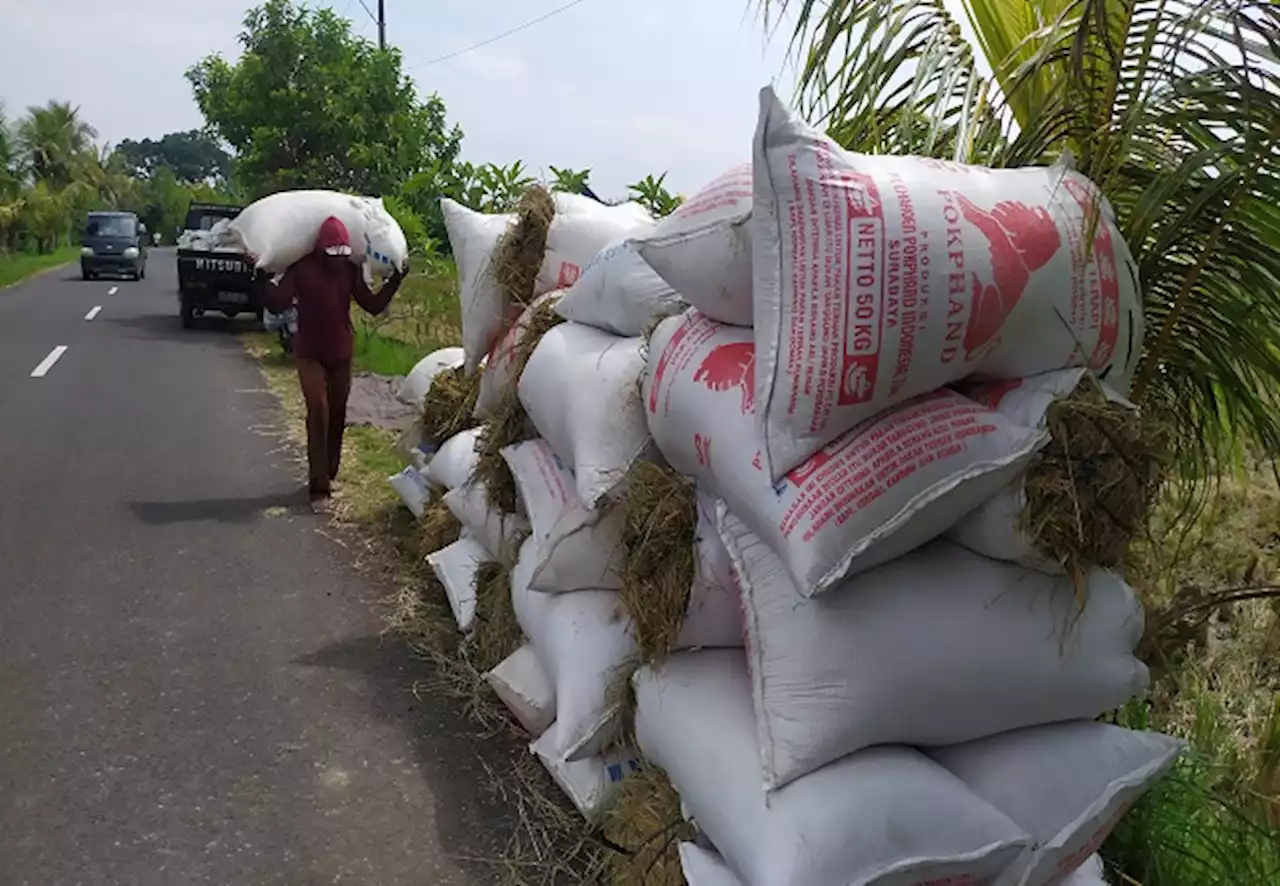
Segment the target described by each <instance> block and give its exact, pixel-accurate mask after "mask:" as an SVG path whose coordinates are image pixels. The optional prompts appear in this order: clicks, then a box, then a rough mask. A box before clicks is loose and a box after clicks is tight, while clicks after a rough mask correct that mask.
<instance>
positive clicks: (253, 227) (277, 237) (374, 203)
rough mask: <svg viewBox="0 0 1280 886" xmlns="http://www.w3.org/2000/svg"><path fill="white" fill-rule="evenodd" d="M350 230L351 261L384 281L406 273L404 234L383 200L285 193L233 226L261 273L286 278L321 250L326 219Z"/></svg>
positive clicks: (249, 209) (253, 207) (257, 204)
mask: <svg viewBox="0 0 1280 886" xmlns="http://www.w3.org/2000/svg"><path fill="white" fill-rule="evenodd" d="M330 216H333V217H335V218H337V219H339V220H340V221H341V222H342V223H343V224H344V225H346V227H347V234H348V235H349V236H350V237H351V252H352V255H351V260H352V261H353V262H355V263H356V264H364V265H368V266H370V267H371V268H373V269H374V270H376V271H377V272H378V273H379V274H381V275H382V276H388V275H389V274H390V273H391V272H392V271H398V270H402V269H403V268H404V265H405V262H406V261H407V260H408V258H409V250H408V246H407V244H406V242H405V237H404V231H402V230H401V229H400V225H399V224H398V223H397V222H396V220H395V219H394V218H392V217H391V214H390V213H388V212H387V210H386V208H385V207H384V206H383V205H382V198H380V197H377V198H375V197H355V196H352V195H350V194H339V193H338V192H337V191H281V192H279V193H277V194H271V195H270V196H268V197H263V198H262V199H261V200H255V201H254V202H253V203H250V204H249V205H248V206H246V207H245V208H244V211H243V212H241V213H240V214H239V215H237V216H236V217H235V219H234V220H232V222H231V224H229V225H228V226H227V233H228V236H229V237H230V238H232V239H233V240H234V241H235V242H236V243H237V244H238V245H239V246H240V247H241V248H243V249H244V251H245V252H246V253H247V254H248V255H250V256H252V257H253V258H254V260H255V264H256V266H257V267H259V268H266V269H267V270H269V271H272V272H273V273H283V272H284V271H285V270H286V269H287V268H288V267H289V265H291V264H293V263H294V262H296V261H298V260H299V259H301V258H303V257H304V256H306V255H308V254H309V253H311V252H312V251H313V250H314V249H315V245H316V237H317V236H319V234H320V226H321V225H323V224H324V221H325V219H327V218H329V217H330Z"/></svg>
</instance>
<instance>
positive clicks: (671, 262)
mask: <svg viewBox="0 0 1280 886" xmlns="http://www.w3.org/2000/svg"><path fill="white" fill-rule="evenodd" d="M751 204H752V177H751V164H750V163H744V164H743V165H741V166H735V167H734V168H732V169H730V170H729V171H728V172H726V173H725V174H724V175H722V176H720V177H719V178H718V179H716V180H715V181H713V182H711V183H710V184H709V185H707V186H706V187H705V188H703V189H702V190H700V191H698V193H696V194H694V195H693V196H692V197H690V198H689V199H688V200H686V201H685V202H684V203H682V204H681V205H680V206H679V208H677V209H676V211H675V212H673V213H671V215H669V216H667V217H666V218H664V219H663V220H662V221H660V222H658V226H657V228H655V229H654V232H653V234H652V235H651V236H649V237H648V238H645V239H643V240H640V241H639V242H638V243H637V244H636V245H637V247H638V248H639V250H640V255H641V256H642V257H643V258H644V260H645V261H646V262H648V263H649V266H650V267H652V268H653V270H654V271H655V272H657V274H658V276H660V277H662V279H664V280H666V281H667V284H668V285H669V286H671V288H672V289H674V290H675V291H676V292H678V293H680V295H682V296H684V298H686V299H687V300H688V301H689V303H690V304H691V305H693V306H694V307H695V308H697V309H698V310H699V311H702V313H704V314H706V315H707V316H708V317H711V318H713V319H716V320H719V321H720V322H722V323H733V324H735V325H737V326H750V325H752V311H753V307H752V299H751V285H752V284H751V273H752V267H751V226H750V221H751Z"/></svg>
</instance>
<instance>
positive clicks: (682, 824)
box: [602, 763, 694, 886]
mask: <svg viewBox="0 0 1280 886" xmlns="http://www.w3.org/2000/svg"><path fill="white" fill-rule="evenodd" d="M602 829H603V833H604V836H605V838H606V839H607V840H608V841H609V842H610V843H612V844H615V845H616V846H617V847H618V848H620V849H623V850H626V853H630V854H625V853H623V852H618V851H614V852H612V853H610V854H609V856H608V858H607V860H606V866H607V874H608V880H607V882H609V883H611V884H613V886H684V882H685V879H684V872H683V871H682V870H681V867H680V855H679V847H680V843H681V842H682V841H684V840H692V839H693V837H694V828H693V826H692V825H691V824H689V823H688V822H686V821H685V820H684V817H683V816H682V815H681V814H680V796H679V795H678V794H677V793H676V791H675V788H673V787H672V786H671V781H670V780H669V779H668V778H667V774H666V773H665V772H663V771H662V769H661V768H659V767H657V766H655V765H653V764H651V763H645V764H644V769H642V770H641V771H640V772H639V773H636V774H635V775H632V776H629V777H628V778H627V779H626V780H624V781H623V782H622V783H621V784H620V785H619V786H618V793H617V796H616V798H615V799H614V801H613V803H612V805H611V806H610V808H609V810H608V811H607V812H606V813H605V815H604V818H603V821H602Z"/></svg>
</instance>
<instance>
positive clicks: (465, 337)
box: [440, 197, 516, 375]
mask: <svg viewBox="0 0 1280 886" xmlns="http://www.w3.org/2000/svg"><path fill="white" fill-rule="evenodd" d="M440 211H441V212H442V213H444V226H445V230H446V231H447V232H448V234H449V246H450V247H451V249H452V250H453V260H454V262H455V263H456V264H457V266H458V289H459V292H460V301H461V303H462V347H463V349H464V350H465V351H466V362H465V364H464V365H465V367H466V372H467V374H468V375H470V374H471V373H473V372H475V371H476V368H477V367H478V366H479V365H480V360H481V358H483V357H484V355H485V354H487V353H489V349H490V348H491V347H492V346H493V343H494V341H495V340H496V339H497V337H498V334H499V333H500V332H501V331H502V327H503V324H504V322H505V321H506V319H507V298H506V296H505V295H504V294H503V292H502V289H501V288H500V287H499V286H498V283H497V281H496V280H494V279H493V275H492V274H490V272H489V265H490V263H491V262H492V261H493V253H494V250H495V249H496V248H497V246H498V241H499V240H501V239H502V235H503V234H505V233H506V232H507V229H508V228H509V227H511V224H512V222H514V221H515V218H516V217H515V216H514V215H486V214H485V213H483V212H476V211H475V210H472V209H468V208H467V207H465V206H463V205H462V204H461V203H457V202H455V201H453V200H450V199H449V198H448V197H444V198H442V199H441V200H440Z"/></svg>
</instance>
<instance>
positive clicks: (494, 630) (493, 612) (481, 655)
mask: <svg viewBox="0 0 1280 886" xmlns="http://www.w3.org/2000/svg"><path fill="white" fill-rule="evenodd" d="M523 643H524V637H523V635H521V633H520V624H519V622H517V621H516V613H515V609H513V608H512V606H511V567H510V566H508V565H504V564H501V563H485V564H482V565H481V566H480V568H479V570H478V571H477V573H476V615H475V630H474V631H473V633H472V635H471V648H472V649H473V650H474V652H475V665H476V669H477V670H479V671H482V672H483V671H490V670H492V669H494V668H496V667H497V666H498V665H500V664H501V663H502V661H503V659H505V658H506V657H507V656H509V655H511V653H513V652H515V651H516V650H517V649H519V648H520V646H521V645H522V644H523Z"/></svg>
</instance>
